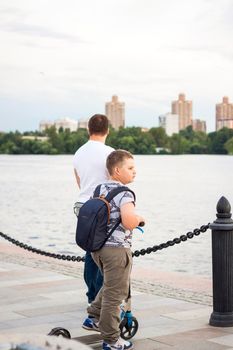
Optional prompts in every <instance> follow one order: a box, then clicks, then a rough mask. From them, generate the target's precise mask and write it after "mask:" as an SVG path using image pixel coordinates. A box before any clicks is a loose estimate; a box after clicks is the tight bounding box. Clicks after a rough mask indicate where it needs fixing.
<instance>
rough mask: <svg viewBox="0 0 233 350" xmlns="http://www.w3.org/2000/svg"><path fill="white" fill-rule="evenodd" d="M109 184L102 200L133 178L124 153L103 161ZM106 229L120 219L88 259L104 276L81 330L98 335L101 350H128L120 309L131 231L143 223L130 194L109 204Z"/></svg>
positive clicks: (125, 286) (130, 163) (127, 280)
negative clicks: (97, 333) (100, 246)
mask: <svg viewBox="0 0 233 350" xmlns="http://www.w3.org/2000/svg"><path fill="white" fill-rule="evenodd" d="M106 166H107V169H108V172H109V175H110V179H109V181H107V182H105V183H104V184H102V185H101V189H100V194H101V195H104V196H106V195H107V194H108V193H109V192H110V191H111V190H112V189H114V188H116V187H118V186H122V185H126V184H128V183H130V182H132V181H133V180H134V177H135V175H136V171H135V165H134V159H133V156H132V154H131V153H129V152H127V151H124V150H117V151H113V152H112V153H110V154H109V156H108V157H107V162H106ZM110 208H111V212H110V223H109V229H111V228H112V227H113V225H114V224H115V223H116V221H117V220H118V219H119V217H121V223H120V225H119V226H118V227H117V228H116V230H115V231H114V232H113V233H112V235H111V236H110V238H109V239H108V240H107V241H106V243H105V245H104V246H103V248H101V249H100V250H98V251H96V252H94V253H92V257H93V259H94V261H95V262H96V264H97V265H98V266H99V268H100V270H101V271H102V273H103V276H104V284H103V287H102V288H101V290H100V291H99V293H98V294H97V296H96V298H95V300H94V301H93V302H92V303H91V305H90V306H89V307H88V308H87V312H88V315H89V316H88V318H87V319H86V320H85V321H84V323H83V328H85V329H89V330H96V331H100V332H101V335H102V337H103V340H104V341H103V345H102V349H103V350H129V349H132V348H133V345H132V343H131V342H129V341H125V340H123V339H121V338H120V329H119V324H120V305H121V303H122V301H123V300H125V299H127V297H128V293H129V284H130V273H131V268H132V253H131V249H130V247H131V240H132V230H133V229H134V228H135V227H136V226H138V225H139V223H140V222H144V219H143V217H141V216H139V215H137V214H135V205H134V197H133V195H132V193H131V192H127V191H125V192H122V193H119V194H118V195H117V196H116V197H114V198H113V200H112V201H111V202H110Z"/></svg>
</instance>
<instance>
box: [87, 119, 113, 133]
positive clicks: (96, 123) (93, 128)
mask: <svg viewBox="0 0 233 350" xmlns="http://www.w3.org/2000/svg"><path fill="white" fill-rule="evenodd" d="M108 127H109V122H108V118H107V117H106V115H104V114H94V115H93V116H92V117H91V118H90V119H89V121H88V130H89V135H93V134H97V135H101V136H104V135H106V134H107V133H108Z"/></svg>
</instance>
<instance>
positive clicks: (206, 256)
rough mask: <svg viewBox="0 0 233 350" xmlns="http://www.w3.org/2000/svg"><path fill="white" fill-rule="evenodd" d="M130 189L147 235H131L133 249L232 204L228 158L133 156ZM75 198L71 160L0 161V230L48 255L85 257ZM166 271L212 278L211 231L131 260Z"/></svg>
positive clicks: (190, 226) (20, 158)
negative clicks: (78, 236)
mask: <svg viewBox="0 0 233 350" xmlns="http://www.w3.org/2000/svg"><path fill="white" fill-rule="evenodd" d="M135 160H136V166H137V177H136V180H135V182H134V184H131V185H130V187H131V188H132V189H133V190H134V191H135V192H136V195H137V211H138V213H140V214H141V215H143V216H144V217H145V218H146V226H145V228H144V231H145V232H144V233H143V234H142V233H140V232H139V231H138V230H135V231H134V239H133V250H135V249H141V248H146V247H148V246H153V245H155V244H160V243H162V242H165V241H167V240H170V239H173V238H174V237H177V236H180V235H181V234H185V233H186V232H188V231H190V230H191V231H192V230H193V229H194V228H196V227H200V226H201V225H203V224H207V223H208V222H212V221H213V220H215V218H216V216H215V215H216V204H217V201H218V200H219V198H220V197H221V196H222V195H224V196H225V197H226V198H227V199H228V200H229V201H230V203H231V204H232V203H233V157H232V156H216V155H214V156H210V155H181V156H166V155H164V156H135ZM77 199H78V188H77V186H76V183H75V179H74V175H73V167H72V156H69V155H61V156H60V155H59V156H42V155H38V156H35V155H17V156H16V155H0V231H1V232H4V233H6V234H9V235H10V236H12V237H14V238H16V239H18V240H20V241H23V242H24V243H27V244H29V243H30V244H31V245H32V246H34V247H37V248H40V249H45V250H47V251H51V252H59V253H65V254H69V253H70V254H75V255H76V254H78V255H80V254H81V255H82V254H83V252H82V251H81V249H79V248H78V247H77V246H76V244H75V240H74V237H75V225H76V217H75V215H74V214H73V203H74V202H75V201H76V200H77ZM134 263H135V264H137V265H141V266H142V265H143V266H148V268H149V267H150V266H152V265H153V267H156V268H157V269H161V270H164V271H179V272H183V273H188V274H194V275H202V276H207V277H210V276H211V231H210V230H208V231H207V232H206V233H202V234H201V235H200V236H198V237H194V238H193V239H191V240H188V241H187V242H184V243H181V244H179V245H175V246H173V247H169V248H167V249H164V250H162V251H159V252H157V253H152V254H150V255H146V256H143V257H138V258H135V259H134Z"/></svg>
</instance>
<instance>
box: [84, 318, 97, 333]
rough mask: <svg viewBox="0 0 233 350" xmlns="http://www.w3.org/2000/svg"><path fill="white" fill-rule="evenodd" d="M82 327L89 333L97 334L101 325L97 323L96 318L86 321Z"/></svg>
mask: <svg viewBox="0 0 233 350" xmlns="http://www.w3.org/2000/svg"><path fill="white" fill-rule="evenodd" d="M82 327H83V328H84V329H87V330H88V331H95V332H99V331H100V330H99V325H98V322H95V319H94V318H90V317H88V318H86V319H85V321H84V322H83V324H82Z"/></svg>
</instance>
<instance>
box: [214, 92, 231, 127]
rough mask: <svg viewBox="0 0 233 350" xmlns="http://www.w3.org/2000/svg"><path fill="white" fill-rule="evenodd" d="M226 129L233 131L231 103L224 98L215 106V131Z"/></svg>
mask: <svg viewBox="0 0 233 350" xmlns="http://www.w3.org/2000/svg"><path fill="white" fill-rule="evenodd" d="M223 127H227V128H229V129H233V103H230V102H229V99H228V97H226V96H224V97H223V99H222V103H218V104H216V131H218V130H220V129H222V128H223Z"/></svg>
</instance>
